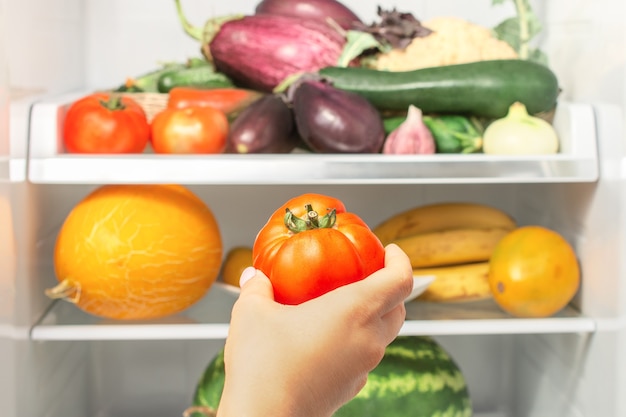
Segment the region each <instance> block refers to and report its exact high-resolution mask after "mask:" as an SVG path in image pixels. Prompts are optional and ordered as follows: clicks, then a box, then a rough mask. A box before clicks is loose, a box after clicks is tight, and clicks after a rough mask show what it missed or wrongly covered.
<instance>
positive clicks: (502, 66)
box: [319, 59, 559, 118]
mask: <svg viewBox="0 0 626 417" xmlns="http://www.w3.org/2000/svg"><path fill="white" fill-rule="evenodd" d="M319 75H321V76H322V77H324V78H326V79H328V80H329V81H330V82H331V83H332V84H333V85H334V86H335V87H336V88H339V89H341V90H347V91H352V92H355V93H358V94H361V95H362V96H364V97H365V98H367V99H368V100H369V101H370V102H371V103H372V104H373V105H374V106H375V107H377V108H378V109H379V110H385V111H386V110H406V109H407V108H408V107H409V105H411V104H412V105H414V106H416V107H419V108H420V109H421V110H422V112H424V113H453V114H472V115H476V116H484V117H489V118H500V117H504V116H506V114H507V112H508V109H509V106H510V105H511V104H513V103H514V102H516V101H520V102H522V103H523V104H524V105H525V106H526V108H527V109H528V112H529V113H531V114H535V113H540V112H544V111H549V110H552V109H553V108H554V107H555V106H556V100H557V96H558V94H559V85H558V80H557V77H556V75H555V74H554V73H553V72H552V71H551V70H550V69H549V68H548V67H546V66H544V65H541V64H538V63H535V62H531V61H525V60H518V59H511V60H492V61H479V62H472V63H467V64H457V65H446V66H440V67H432V68H423V69H418V70H413V71H403V72H390V71H378V70H373V69H368V68H359V67H347V68H344V67H327V68H323V69H321V70H320V71H319Z"/></svg>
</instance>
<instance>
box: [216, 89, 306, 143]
mask: <svg viewBox="0 0 626 417" xmlns="http://www.w3.org/2000/svg"><path fill="white" fill-rule="evenodd" d="M298 142H299V138H298V136H297V134H296V129H295V124H294V121H293V113H292V112H291V109H290V108H289V107H288V106H287V104H286V103H285V102H284V101H283V99H282V98H281V97H280V96H278V95H275V94H267V95H265V96H263V97H261V98H259V99H258V100H256V101H255V102H254V103H252V104H250V105H249V106H248V107H246V108H245V109H244V110H243V111H242V112H241V113H240V114H239V116H237V118H236V119H235V120H234V121H233V122H232V124H231V127H230V132H229V134H228V140H227V145H226V152H227V153H289V152H291V151H292V150H293V149H294V148H295V147H296V146H297V144H298Z"/></svg>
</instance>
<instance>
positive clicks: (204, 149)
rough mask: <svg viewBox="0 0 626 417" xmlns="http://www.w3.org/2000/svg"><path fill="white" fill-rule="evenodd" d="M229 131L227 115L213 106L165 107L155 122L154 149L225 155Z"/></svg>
mask: <svg viewBox="0 0 626 417" xmlns="http://www.w3.org/2000/svg"><path fill="white" fill-rule="evenodd" d="M228 131H229V125H228V119H227V117H226V114H224V112H223V111H221V110H218V109H215V108H213V107H200V106H194V107H186V108H182V109H176V108H166V109H164V110H162V111H161V112H159V113H157V114H156V116H154V119H153V120H152V136H151V137H152V147H153V149H154V151H155V152H156V153H169V154H216V153H222V152H223V151H224V149H225V148H226V138H227V137H228Z"/></svg>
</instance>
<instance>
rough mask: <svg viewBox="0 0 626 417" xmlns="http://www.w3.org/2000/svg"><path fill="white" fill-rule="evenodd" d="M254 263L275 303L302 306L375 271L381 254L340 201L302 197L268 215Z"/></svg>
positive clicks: (380, 247) (362, 225) (373, 239)
mask: <svg viewBox="0 0 626 417" xmlns="http://www.w3.org/2000/svg"><path fill="white" fill-rule="evenodd" d="M252 257H253V266H254V267H255V268H257V269H259V270H261V271H263V273H265V274H266V275H267V276H268V277H269V279H270V281H271V282H272V286H273V287H274V298H275V300H276V301H278V302H279V303H283V304H300V303H302V302H304V301H307V300H310V299H312V298H315V297H318V296H320V295H322V294H325V293H327V292H328V291H331V290H333V289H335V288H338V287H340V286H342V285H346V284H349V283H352V282H355V281H359V280H361V279H363V278H365V277H367V276H368V275H370V274H372V273H373V272H375V271H377V270H379V269H380V268H382V267H383V265H384V257H385V250H384V247H383V245H382V244H381V243H380V240H378V238H377V237H376V235H374V233H372V231H371V230H370V228H369V227H368V226H367V224H365V222H364V221H363V220H361V218H359V217H358V216H357V215H355V214H353V213H348V212H346V208H345V206H344V204H343V203H342V202H341V201H339V200H337V199H335V198H332V197H328V196H325V195H320V194H303V195H301V196H299V197H295V198H292V199H291V200H289V201H287V203H286V204H285V205H283V206H282V207H280V208H279V209H278V210H276V211H275V212H274V214H272V216H271V217H270V218H269V220H268V221H267V223H266V224H265V225H264V226H263V228H262V229H261V230H260V231H259V233H258V235H257V237H256V239H255V241H254V246H253V248H252Z"/></svg>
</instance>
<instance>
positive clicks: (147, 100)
mask: <svg viewBox="0 0 626 417" xmlns="http://www.w3.org/2000/svg"><path fill="white" fill-rule="evenodd" d="M122 95H123V96H124V97H130V98H132V99H133V100H135V101H136V102H137V103H138V104H139V105H140V106H141V107H142V108H143V110H144V111H145V112H146V117H147V118H148V121H149V122H151V121H152V119H153V118H154V116H155V115H156V114H157V113H158V112H160V111H161V110H163V109H165V108H166V107H167V100H168V98H169V94H165V93H122Z"/></svg>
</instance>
